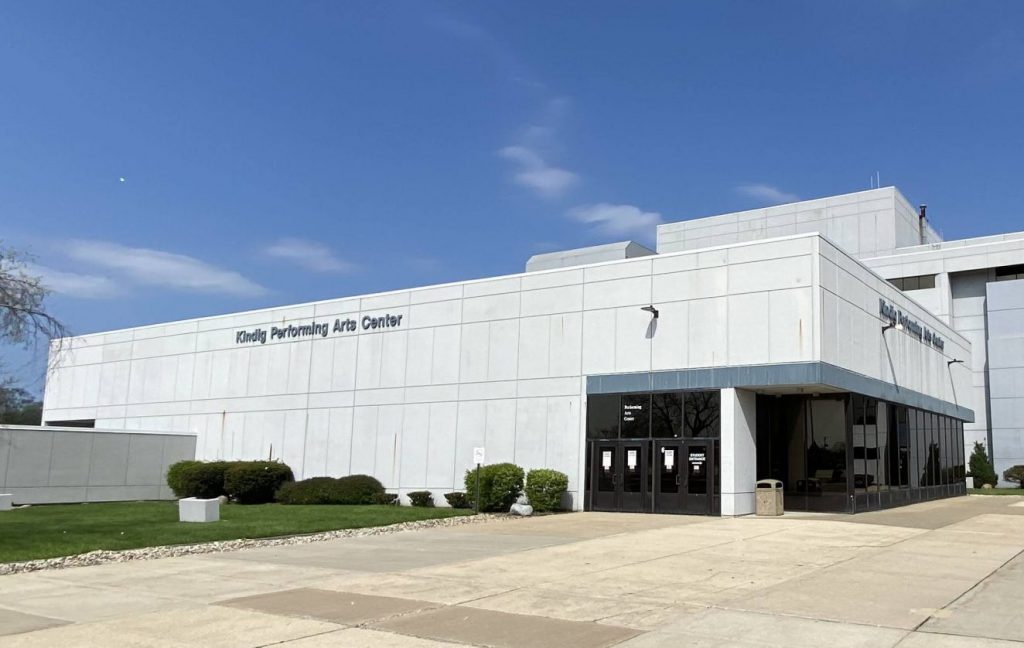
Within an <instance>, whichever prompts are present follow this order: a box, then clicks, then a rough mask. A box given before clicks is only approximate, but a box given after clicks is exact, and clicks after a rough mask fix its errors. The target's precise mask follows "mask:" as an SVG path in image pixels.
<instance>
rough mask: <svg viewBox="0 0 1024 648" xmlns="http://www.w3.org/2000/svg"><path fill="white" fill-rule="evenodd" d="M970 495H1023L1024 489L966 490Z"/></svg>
mask: <svg viewBox="0 0 1024 648" xmlns="http://www.w3.org/2000/svg"><path fill="white" fill-rule="evenodd" d="M967 492H968V493H970V494H971V495H1024V488H968V489H967Z"/></svg>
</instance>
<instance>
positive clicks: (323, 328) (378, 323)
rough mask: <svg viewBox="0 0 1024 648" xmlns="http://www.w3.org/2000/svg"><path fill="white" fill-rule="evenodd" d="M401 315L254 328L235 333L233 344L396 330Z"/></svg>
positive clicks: (399, 324)
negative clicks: (359, 331) (360, 331)
mask: <svg viewBox="0 0 1024 648" xmlns="http://www.w3.org/2000/svg"><path fill="white" fill-rule="evenodd" d="M402 317H403V315H392V314H390V313H387V314H385V315H380V316H372V315H364V316H363V317H362V318H360V319H359V320H358V321H356V320H354V319H352V318H347V319H341V318H337V319H335V320H334V322H333V323H331V322H330V321H323V322H318V321H316V320H314V321H312V322H310V323H308V324H288V325H287V326H285V325H283V324H282V325H281V326H271V327H270V328H269V329H265V328H254V329H251V330H241V331H235V344H266V343H267V340H271V341H274V340H295V339H302V338H308V337H322V338H325V337H327V336H328V335H336V334H345V333H352V332H354V331H358V330H360V329H362V330H364V331H373V330H377V329H389V328H397V327H399V326H401V325H402Z"/></svg>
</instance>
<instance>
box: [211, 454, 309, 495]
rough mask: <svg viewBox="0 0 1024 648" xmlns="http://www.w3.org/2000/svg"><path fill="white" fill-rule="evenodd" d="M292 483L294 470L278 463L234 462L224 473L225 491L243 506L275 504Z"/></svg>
mask: <svg viewBox="0 0 1024 648" xmlns="http://www.w3.org/2000/svg"><path fill="white" fill-rule="evenodd" d="M290 481H295V476H294V475H293V474H292V469H291V468H289V467H288V466H287V465H286V464H283V463H279V462H277V461H234V462H231V464H230V465H229V466H228V469H227V470H226V471H224V490H226V491H227V493H228V496H230V497H231V498H232V499H234V500H236V501H238V502H239V503H241V504H265V503H267V502H273V501H274V495H276V494H277V491H278V490H280V489H281V486H283V485H284V484H285V483H286V482H290Z"/></svg>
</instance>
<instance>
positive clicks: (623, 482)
mask: <svg viewBox="0 0 1024 648" xmlns="http://www.w3.org/2000/svg"><path fill="white" fill-rule="evenodd" d="M649 450H650V442H649V441H595V442H594V443H593V444H592V445H591V453H590V475H591V491H590V492H591V500H590V508H591V509H592V510H594V511H633V512H637V513H640V512H643V511H645V510H647V502H648V500H649V493H648V489H647V482H648V471H647V462H648V461H649V458H648V453H649Z"/></svg>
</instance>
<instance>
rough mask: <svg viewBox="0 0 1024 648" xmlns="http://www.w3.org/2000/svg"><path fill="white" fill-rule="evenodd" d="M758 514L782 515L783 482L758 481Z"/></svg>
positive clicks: (772, 480)
mask: <svg viewBox="0 0 1024 648" xmlns="http://www.w3.org/2000/svg"><path fill="white" fill-rule="evenodd" d="M757 514H758V515H782V482H780V481H779V480H778V479H759V480H758V481H757Z"/></svg>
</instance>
